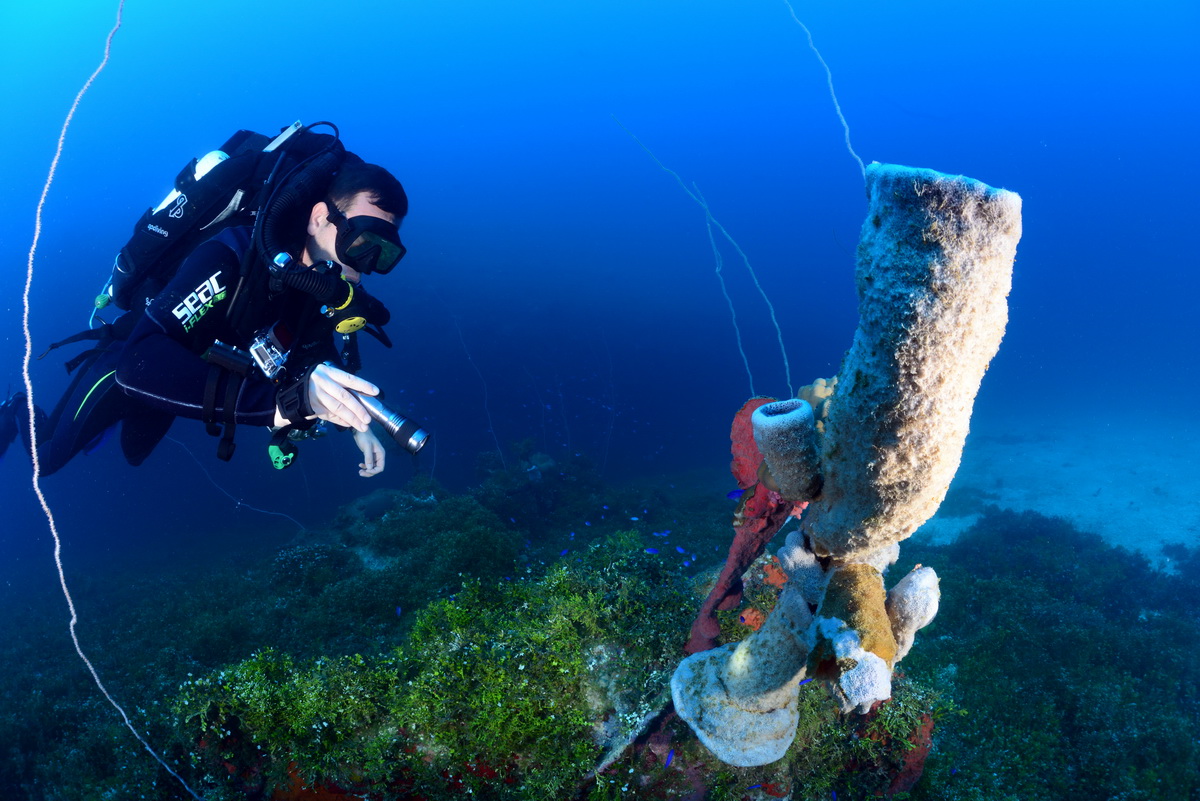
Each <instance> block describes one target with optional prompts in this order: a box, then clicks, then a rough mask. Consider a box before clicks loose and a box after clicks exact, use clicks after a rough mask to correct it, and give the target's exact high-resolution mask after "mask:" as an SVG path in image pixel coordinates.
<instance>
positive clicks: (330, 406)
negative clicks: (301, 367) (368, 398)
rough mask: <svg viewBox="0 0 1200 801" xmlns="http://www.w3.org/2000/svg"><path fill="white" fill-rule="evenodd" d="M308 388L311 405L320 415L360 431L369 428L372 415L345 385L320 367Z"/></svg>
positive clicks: (310, 379)
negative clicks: (321, 370)
mask: <svg viewBox="0 0 1200 801" xmlns="http://www.w3.org/2000/svg"><path fill="white" fill-rule="evenodd" d="M347 375H349V374H348V373H347ZM308 389H309V393H308V402H309V405H310V406H312V410H313V411H314V412H316V414H317V416H318V417H320V418H322V419H325V420H328V421H329V422H331V423H335V424H337V425H341V426H350V427H351V428H354V429H357V430H359V431H366V430H367V425H368V424H369V423H370V422H371V416H370V415H369V414H368V413H367V410H366V407H364V406H363V405H362V403H360V402H359V400H358V398H356V397H354V394H353V393H352V392H351V391H350V390H349V389H347V388H346V387H345V385H343V384H341V383H339V382H338V381H335V380H333V379H332V378H331V377H330V376H328V375H325V374H322V373H321V372H320V368H318V369H317V370H314V371H313V372H312V375H311V376H310V378H309V387H308Z"/></svg>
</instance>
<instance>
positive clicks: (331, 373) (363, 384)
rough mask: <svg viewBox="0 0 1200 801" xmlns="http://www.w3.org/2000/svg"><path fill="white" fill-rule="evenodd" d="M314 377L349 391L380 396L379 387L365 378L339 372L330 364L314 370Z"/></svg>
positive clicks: (321, 365) (342, 371)
mask: <svg viewBox="0 0 1200 801" xmlns="http://www.w3.org/2000/svg"><path fill="white" fill-rule="evenodd" d="M313 375H320V376H321V378H322V379H325V380H328V381H332V382H334V383H337V384H340V385H341V386H343V387H346V388H347V389H352V390H354V391H355V392H361V393H362V394H364V395H378V394H379V387H377V386H375V385H374V384H372V383H371V382H370V381H367V380H366V379H365V378H359V377H358V376H356V375H354V374H353V373H347V372H346V371H345V370H339V369H338V368H336V367H333V366H331V365H328V364H319V365H317V367H316V369H314V370H313Z"/></svg>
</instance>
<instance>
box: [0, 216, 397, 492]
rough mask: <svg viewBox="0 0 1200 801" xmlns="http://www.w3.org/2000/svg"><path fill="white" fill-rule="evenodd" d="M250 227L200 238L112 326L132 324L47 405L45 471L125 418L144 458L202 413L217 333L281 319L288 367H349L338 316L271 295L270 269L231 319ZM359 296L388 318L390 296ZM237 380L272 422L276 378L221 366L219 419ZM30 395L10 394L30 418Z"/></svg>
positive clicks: (245, 404)
mask: <svg viewBox="0 0 1200 801" xmlns="http://www.w3.org/2000/svg"><path fill="white" fill-rule="evenodd" d="M250 235H251V229H250V228H231V229H227V230H225V231H222V232H221V233H219V234H217V235H216V236H214V237H213V238H212V239H209V240H207V241H206V242H204V243H203V244H201V245H200V246H199V247H197V248H196V249H195V250H194V251H193V252H192V254H191V255H190V256H188V258H187V259H186V260H185V261H184V262H183V264H182V265H181V266H180V268H179V271H178V272H177V273H176V274H175V277H174V278H173V279H172V280H171V281H170V283H168V284H167V286H166V287H165V288H164V289H163V290H162V291H161V292H160V293H159V294H158V295H156V296H155V297H154V298H152V299H151V300H150V302H149V304H148V305H147V307H146V310H145V312H144V313H138V312H130V313H129V314H126V315H124V316H123V317H122V318H119V319H118V322H117V324H114V326H113V328H114V329H121V328H126V329H127V327H128V326H129V325H130V324H132V331H131V332H130V331H128V330H120V332H119V334H118V335H117V337H115V338H111V337H109V338H105V339H104V340H102V344H101V345H100V346H99V347H97V348H96V349H95V350H93V351H92V352H91V353H90V354H89V355H88V357H87V358H86V360H85V361H84V362H83V366H82V368H81V369H80V370H79V372H78V373H77V374H76V377H75V379H74V381H73V382H72V384H71V386H70V388H69V389H68V390H67V393H66V394H65V395H64V396H63V399H62V400H61V401H60V402H59V404H58V406H57V408H56V409H55V410H54V412H53V413H52V414H51V415H50V416H49V418H47V417H46V416H45V415H44V414H43V413H41V411H40V410H39V412H38V420H37V423H38V435H39V447H38V456H39V461H40V463H41V474H42V475H49V474H51V473H53V472H55V471H57V470H58V469H59V468H61V467H62V466H63V465H65V464H66V463H67V462H68V461H69V460H70V459H71V457H73V456H74V455H75V454H76V453H79V452H80V451H81V450H89V449H90V448H91V447H92V446H94V445H95V444H97V443H98V441H99V440H100V438H101V436H102V435H103V434H104V432H105V431H106V430H108V429H109V428H111V427H112V426H114V425H116V424H117V423H118V422H121V423H122V426H121V448H122V451H123V452H124V455H125V458H126V460H127V461H128V462H129V463H130V464H133V465H138V464H141V462H142V461H143V460H145V458H146V457H147V456H149V454H150V452H151V451H152V450H153V449H154V447H155V446H156V445H157V444H158V442H159V441H160V440H161V439H162V438H163V436H165V435H166V433H167V430H168V429H169V428H170V426H171V423H172V421H173V420H174V419H175V417H177V416H178V417H189V418H194V419H202V418H203V415H204V401H205V393H206V388H207V384H208V381H209V375H210V369H211V368H210V365H209V363H208V362H206V361H205V360H204V359H203V358H201V357H202V355H203V354H204V352H205V351H206V350H208V348H209V346H211V345H212V344H213V342H214V341H216V340H220V341H222V342H224V343H226V344H228V345H236V346H238V347H240V348H245V347H247V346H248V345H249V341H250V339H252V338H253V335H254V333H255V332H256V331H258V330H259V329H261V328H264V327H266V326H269V325H273V324H274V323H276V322H282V323H283V324H284V325H285V326H286V327H287V328H288V330H289V331H290V332H291V333H292V335H293V339H294V341H293V345H292V348H291V350H290V355H289V357H288V364H289V366H292V365H297V364H298V365H311V364H314V363H317V362H321V361H329V362H331V363H333V364H334V365H336V366H339V367H341V366H344V365H342V360H341V358H340V356H339V354H338V352H337V348H336V347H335V346H334V341H333V336H332V334H333V327H332V323H330V322H329V321H328V320H327V319H326V318H325V317H324V316H323V315H321V314H320V311H319V307H320V304H319V303H318V302H317V301H316V300H315V299H313V298H312V297H311V296H309V295H306V294H305V293H303V292H299V291H296V290H284V291H283V292H281V293H279V294H277V295H275V296H274V297H270V298H268V297H267V295H268V293H267V288H266V277H265V275H262V276H259V277H260V278H261V287H259V288H258V290H259V291H256V294H255V297H256V298H258V300H255V301H250V302H249V305H248V306H247V309H246V311H247V313H246V315H244V323H243V324H242V325H241V326H240V328H236V329H235V327H234V326H233V325H232V324H231V323H230V321H229V320H228V319H227V316H228V315H227V312H228V308H229V305H230V303H231V302H232V300H233V288H234V286H235V285H236V283H237V276H238V273H239V268H240V263H241V259H242V254H243V253H245V252H246V249H247V248H248V247H249V246H250ZM359 296H360V297H361V298H362V300H363V302H365V303H367V304H369V305H368V306H367V308H369V310H370V311H369V312H368V314H369V317H368V319H370V320H371V322H372V323H376V324H378V325H384V324H386V323H387V321H388V319H387V318H388V312H387V310H386V308H385V307H384V306H383V304H382V303H379V301H377V300H375V299H374V298H370V297H369V296H368V295H367V293H366V292H359ZM230 381H234V382H240V387H239V386H237V385H236V384H235V389H236V396H235V397H236V401H235V404H234V409H233V411H234V416H233V417H234V421H235V422H236V423H239V424H242V423H244V424H249V425H262V426H269V425H272V424H274V420H275V405H276V391H277V387H276V386H275V385H274V384H273V383H271V382H269V381H267V380H266V379H265V378H263V377H262V375H261V374H260V373H259V372H258V371H257V370H254V371H253V372H252V373H251V374H250V376H249V377H247V378H246V379H245V380H244V381H243V380H242V379H241V377H240V376H234V375H232V374H230V373H228V372H226V371H221V373H220V374H219V382H218V385H217V391H216V394H215V397H216V403H215V409H214V412H215V415H214V416H215V419H216V420H217V421H224V420H225V419H226V416H225V410H224V401H225V398H226V388H227V386H228V384H229V382H230ZM14 400H15V399H14ZM23 404H24V399H23V397H20V400H19V403H10V406H11V407H12V409H13V410H15V411H12V412H11V415H12V416H13V417H14V419H16V420H19V419H20V418H23V417H24V414H23V413H21V411H20V409H23V408H24V407H23ZM6 411H11V410H6ZM6 416H7V415H6ZM20 428H21V430H22V431H25V430H26V427H25V426H21V427H20ZM4 433H5V432H4V431H0V434H4ZM25 444H26V447H27V448H28V442H26V443H25ZM2 452H3V451H2V450H0V453H2Z"/></svg>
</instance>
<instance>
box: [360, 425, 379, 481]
mask: <svg viewBox="0 0 1200 801" xmlns="http://www.w3.org/2000/svg"><path fill="white" fill-rule="evenodd" d="M354 444H355V445H357V446H358V449H359V450H360V451H362V455H363V460H362V461H361V462H359V465H358V474H359V475H360V476H362V477H363V478H370V477H371V476H377V475H379V474H380V473H382V472H383V463H384V459H385V456H384V451H383V443H381V442H380V441H379V437H377V436H375V432H373V431H371V429H369V428H368V429H367V430H366V431H355V432H354Z"/></svg>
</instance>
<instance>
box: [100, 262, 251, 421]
mask: <svg viewBox="0 0 1200 801" xmlns="http://www.w3.org/2000/svg"><path fill="white" fill-rule="evenodd" d="M238 266H239V265H238V259H237V257H236V256H235V255H234V253H233V251H232V250H230V249H229V248H228V247H227V246H225V245H224V244H221V243H220V242H213V241H209V242H206V243H204V244H203V245H201V246H200V247H198V248H196V250H195V252H194V253H193V254H192V255H191V256H189V257H188V259H187V260H186V261H185V262H184V264H183V266H182V267H180V270H179V273H178V274H177V275H176V276H175V278H174V279H172V280H171V282H170V283H169V284H168V285H167V287H166V288H165V289H163V291H162V292H160V293H159V294H158V295H156V296H155V297H154V298H153V299H152V300H151V302H150V305H149V306H147V307H146V313H145V314H144V315H143V316H142V319H141V320H139V321H138V323H137V325H136V326H135V327H134V329H133V333H132V334H130V337H129V341H128V342H127V343H126V345H125V348H124V350H123V352H122V355H121V358H120V361H119V362H118V364H117V376H116V378H117V383H118V384H120V385H121V387H122V388H123V389H124V390H125V392H126V393H128V394H129V395H132V396H134V397H137V398H138V399H139V400H142V401H144V402H146V403H148V404H150V405H151V406H154V407H155V408H159V409H162V410H164V411H168V412H171V413H172V414H175V415H178V416H180V417H190V418H194V419H201V418H202V417H203V412H204V396H205V388H206V386H207V384H208V380H209V372H210V365H209V363H208V362H206V361H204V359H203V358H201V354H203V352H204V351H205V350H206V349H207V348H208V346H209V345H210V344H212V342H213V340H214V339H219V338H221V337H222V336H223V335H225V324H224V320H225V312H226V307H227V305H228V304H229V303H230V302H231V300H232V293H231V292H229V291H228V290H229V289H230V288H231V286H232V284H233V283H234V282H235V281H236V278H237V275H238ZM229 381H241V387H240V389H239V390H238V394H237V401H236V404H237V405H236V408H235V415H236V416H235V419H236V422H238V423H242V424H247V425H264V426H269V425H271V424H272V422H274V418H275V387H274V385H272V384H270V383H269V382H267V381H262V380H254V379H253V378H251V379H246V380H244V381H243V380H242V379H241V377H240V376H233V375H231V374H228V373H224V371H223V374H222V375H221V376H220V383H219V386H218V391H217V406H216V418H217V419H218V420H223V419H224V416H225V414H224V403H225V397H226V387H227V385H228V382H229Z"/></svg>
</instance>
